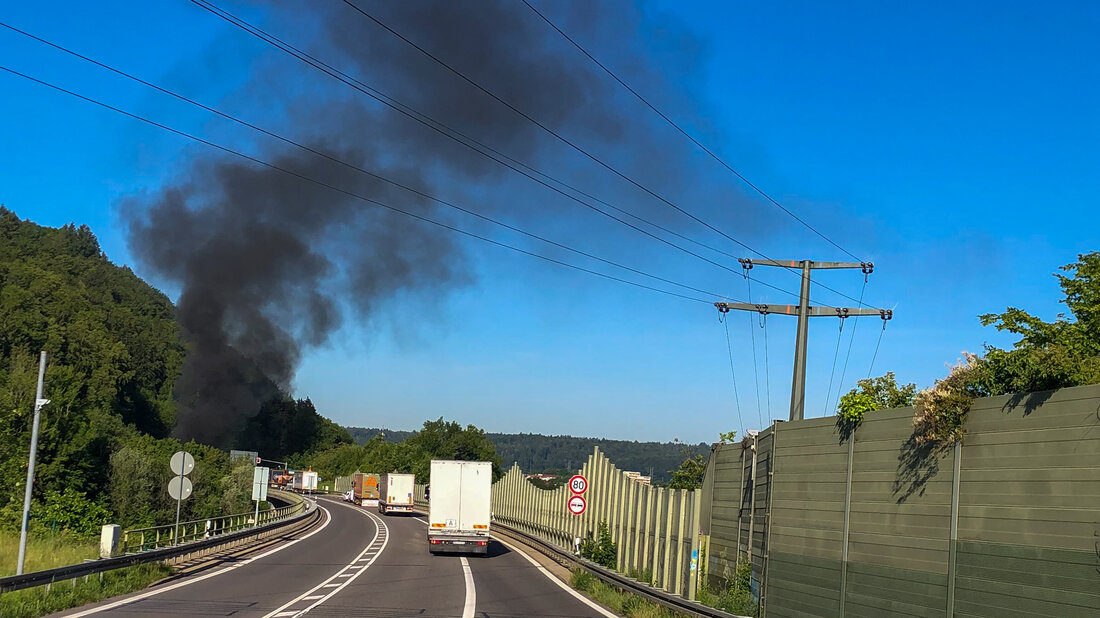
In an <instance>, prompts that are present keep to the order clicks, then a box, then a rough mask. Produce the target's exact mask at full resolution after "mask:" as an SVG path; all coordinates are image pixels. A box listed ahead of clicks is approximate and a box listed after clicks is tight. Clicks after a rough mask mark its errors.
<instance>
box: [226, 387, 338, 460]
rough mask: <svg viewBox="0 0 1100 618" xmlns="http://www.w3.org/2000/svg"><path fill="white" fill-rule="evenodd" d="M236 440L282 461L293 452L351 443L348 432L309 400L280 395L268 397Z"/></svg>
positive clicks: (239, 443) (264, 454)
mask: <svg viewBox="0 0 1100 618" xmlns="http://www.w3.org/2000/svg"><path fill="white" fill-rule="evenodd" d="M236 443H237V444H238V445H241V446H243V447H246V448H248V449H250V450H253V451H256V452H258V453H261V454H262V455H263V456H264V457H265V458H269V459H277V460H280V461H281V460H282V459H283V458H284V457H287V456H288V455H291V454H294V453H305V452H308V451H317V450H323V449H329V448H333V447H335V446H338V445H340V444H351V435H350V434H349V433H348V432H347V430H346V429H344V428H343V427H341V426H339V425H337V424H336V423H333V422H332V421H330V420H328V419H327V418H325V417H323V416H321V415H320V414H318V413H317V409H316V408H314V406H313V402H312V401H310V400H309V399H298V400H294V399H292V398H290V397H279V398H276V399H271V400H269V401H268V402H267V403H265V404H264V405H263V406H262V407H261V408H260V411H259V412H258V413H257V414H256V415H255V416H253V417H252V418H250V419H248V421H247V422H245V425H244V427H243V428H242V429H241V432H240V435H239V436H238V438H237V440H236Z"/></svg>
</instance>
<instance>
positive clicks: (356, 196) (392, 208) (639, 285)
mask: <svg viewBox="0 0 1100 618" xmlns="http://www.w3.org/2000/svg"><path fill="white" fill-rule="evenodd" d="M0 71H5V72H7V73H10V74H12V75H15V76H17V77H22V78H23V79H26V80H28V81H31V82H34V83H37V84H39V85H42V86H45V87H47V88H51V89H53V90H56V91H58V92H62V93H64V94H67V95H69V96H72V97H75V98H77V99H80V100H82V101H86V102H88V103H92V104H94V105H98V106H100V107H102V108H104V109H108V110H111V111H113V112H116V113H119V114H122V115H124V116H127V117H129V118H133V119H134V120H138V121H141V122H144V123H146V124H149V125H151V126H154V127H157V128H159V129H162V130H164V131H168V132H170V133H173V134H175V135H178V136H180V137H184V138H186V139H189V140H192V141H195V142H198V143H201V144H204V145H206V146H209V147H211V148H214V149H216V150H220V151H222V152H224V153H226V154H231V155H234V156H237V157H240V158H242V159H246V160H248V161H251V162H253V163H256V164H258V165H261V166H263V167H266V168H269V169H272V170H276V171H278V172H282V173H284V174H287V175H290V176H293V177H295V178H298V179H300V180H304V181H306V182H309V183H312V184H315V185H318V186H321V187H325V188H327V189H330V190H332V191H335V192H337V193H341V194H343V195H346V196H348V197H351V198H354V199H358V200H361V201H363V202H367V203H369V204H374V205H376V206H380V207H382V208H385V209H387V210H390V211H392V212H396V213H398V214H402V215H405V216H407V217H411V218H413V219H416V220H418V221H422V222H424V223H430V224H432V225H435V226H437V227H440V228H443V229H446V230H449V231H452V232H455V233H457V234H461V235H464V236H468V237H470V238H474V239H477V240H480V241H482V242H486V243H489V244H492V245H495V246H498V247H501V248H504V249H508V250H510V251H514V252H516V253H521V254H524V255H527V256H530V257H534V258H538V259H541V260H544V261H547V262H551V263H554V264H557V265H559V266H563V267H566V268H570V269H572V270H577V271H580V272H584V273H587V274H590V275H593V276H597V277H601V278H604V279H609V280H611V281H616V282H619V283H623V284H626V285H630V286H633V287H637V288H641V289H645V290H649V291H652V292H657V293H660V294H665V295H668V296H673V297H677V298H682V299H685V300H690V301H695V302H699V303H705V304H708V305H709V304H712V303H711V301H709V300H706V299H702V298H695V297H692V296H687V295H684V294H679V293H676V292H670V291H668V290H663V289H661V288H655V287H653V286H649V285H645V284H642V283H637V282H635V281H630V280H627V279H622V278H620V277H615V276H613V275H608V274H606V273H601V272H599V271H595V270H591V269H588V268H584V267H582V266H577V265H575V264H571V263H569V262H565V261H563V260H558V259H556V258H552V257H549V256H545V255H542V254H539V253H535V252H532V251H527V250H525V249H521V248H519V247H515V246H513V245H509V244H507V243H504V242H500V241H498V240H493V239H491V238H487V237H485V236H481V235H479V234H476V233H474V232H469V231H467V230H463V229H461V228H457V227H454V226H452V225H449V224H446V223H443V222H440V221H436V220H434V219H431V218H429V217H424V216H421V215H418V214H415V213H411V212H409V211H406V210H403V209H401V208H398V207H396V206H391V205H389V204H386V203H384V202H380V201H378V200H374V199H371V198H368V197H365V196H362V195H359V194H357V193H354V192H352V191H348V190H345V189H341V188H339V187H336V186H334V185H331V184H328V183H326V182H323V181H320V180H317V179H314V178H310V177H309V176H306V175H303V174H300V173H298V172H295V171H293V170H289V169H287V168H284V167H281V166H279V165H276V164H274V163H270V162H268V161H264V160H263V159H260V158H257V157H253V156H251V155H247V154H244V153H243V152H240V151H238V150H234V149H232V148H230V147H228V146H223V145H221V144H218V143H215V142H212V141H210V140H207V139H204V138H201V137H198V136H196V135H192V134H190V133H187V132H185V131H181V130H179V129H175V128H173V127H170V126H168V125H166V124H162V123H160V122H157V121H155V120H151V119H148V118H145V117H143V116H140V115H138V114H135V113H132V112H128V111H126V110H124V109H121V108H118V107H115V106H113V105H110V104H108V103H104V102H102V101H98V100H96V99H93V98H91V97H88V96H85V95H82V94H79V93H77V92H74V91H72V90H68V89H66V88H63V87H61V86H57V85H55V84H52V83H50V82H47V81H44V80H41V79H38V78H36V77H32V76H30V75H27V74H25V73H21V72H19V71H16V70H14V69H11V68H8V67H6V66H2V65H0Z"/></svg>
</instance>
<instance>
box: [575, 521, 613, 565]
mask: <svg viewBox="0 0 1100 618" xmlns="http://www.w3.org/2000/svg"><path fill="white" fill-rule="evenodd" d="M618 555H619V548H618V547H617V546H616V545H615V542H614V541H612V540H611V530H610V529H609V528H608V526H607V522H606V521H601V522H600V525H599V528H598V529H597V532H596V538H592V537H588V538H586V539H584V540H583V541H581V557H582V558H587V559H589V560H591V561H592V562H595V563H596V564H598V565H600V566H602V567H607V568H609V569H612V570H614V569H615V568H616V567H617V566H618V562H619V561H618Z"/></svg>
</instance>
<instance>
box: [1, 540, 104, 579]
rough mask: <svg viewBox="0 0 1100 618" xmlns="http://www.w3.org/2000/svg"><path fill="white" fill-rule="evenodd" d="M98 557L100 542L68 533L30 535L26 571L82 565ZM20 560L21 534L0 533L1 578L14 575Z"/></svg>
mask: <svg viewBox="0 0 1100 618" xmlns="http://www.w3.org/2000/svg"><path fill="white" fill-rule="evenodd" d="M98 557H99V543H98V542H97V541H95V540H90V539H82V538H77V537H73V536H69V535H67V534H58V535H52V536H35V535H31V536H30V537H29V538H28V539H27V558H26V560H25V561H24V562H23V572H24V573H31V572H33V571H44V570H46V569H52V568H54V567H59V566H67V565H70V564H80V563H81V562H84V560H85V559H88V558H98ZM18 559H19V533H18V532H7V531H2V532H0V577H3V576H6V575H15V565H16V562H17V561H18Z"/></svg>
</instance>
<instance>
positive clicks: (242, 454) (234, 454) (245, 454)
mask: <svg viewBox="0 0 1100 618" xmlns="http://www.w3.org/2000/svg"><path fill="white" fill-rule="evenodd" d="M259 456H260V454H259V453H257V452H256V451H229V459H230V461H232V460H234V459H247V460H248V461H256V458H257V457H259Z"/></svg>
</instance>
